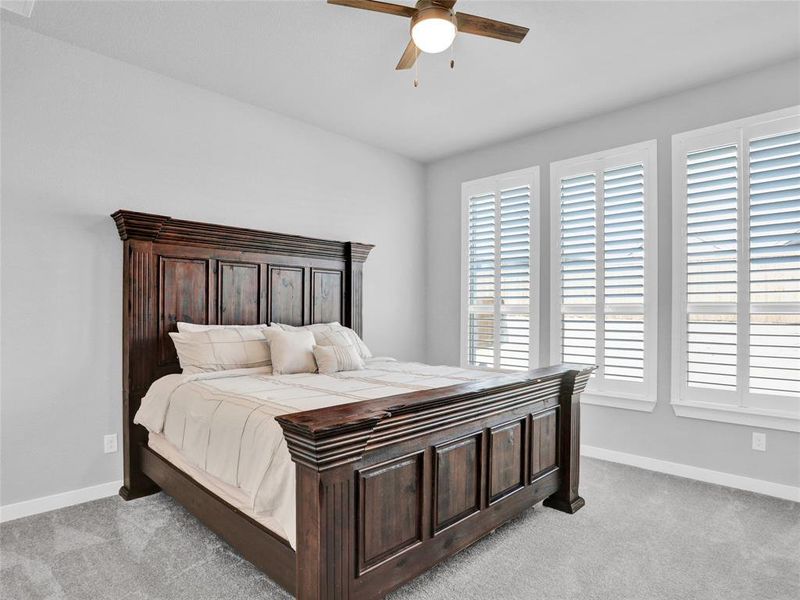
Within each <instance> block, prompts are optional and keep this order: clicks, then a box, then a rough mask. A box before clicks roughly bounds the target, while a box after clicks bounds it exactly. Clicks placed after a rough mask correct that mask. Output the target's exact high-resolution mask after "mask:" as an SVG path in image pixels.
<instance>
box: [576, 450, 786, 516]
mask: <svg viewBox="0 0 800 600" xmlns="http://www.w3.org/2000/svg"><path fill="white" fill-rule="evenodd" d="M581 455H582V456H588V457H589V458H599V459H600V460H607V461H608V462H615V463H621V464H623V465H630V466H632V467H639V468H640V469H646V470H648V471H658V472H659V473H666V474H668V475H675V476H677V477H685V478H686V479H696V480H697V481H704V482H706V483H715V484H717V485H724V486H726V487H732V488H736V489H739V490H746V491H748V492H756V493H757V494H764V495H765V496H774V497H775V498H782V499H783V500H792V501H794V502H800V487H793V486H791V485H784V484H782V483H773V482H771V481H764V480H763V479H753V478H752V477H744V476H742V475H733V474H731V473H723V472H722V471H712V470H711V469H703V468H701V467H693V466H692V465H684V464H681V463H674V462H669V461H666V460H659V459H657V458H649V457H647V456H639V455H637V454H628V453H627V452H618V451H616V450H607V449H605V448H598V447H596V446H584V445H581Z"/></svg>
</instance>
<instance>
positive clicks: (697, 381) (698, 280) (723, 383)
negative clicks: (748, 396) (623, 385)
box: [686, 145, 739, 390]
mask: <svg viewBox="0 0 800 600" xmlns="http://www.w3.org/2000/svg"><path fill="white" fill-rule="evenodd" d="M738 180H739V174H738V167H737V149H736V146H735V145H733V146H731V145H725V146H721V147H718V148H712V149H704V150H701V151H698V152H691V153H689V155H688V156H687V159H686V198H687V211H686V228H687V242H686V250H687V254H686V289H687V300H686V301H687V321H686V329H687V343H688V347H687V354H686V376H687V383H688V385H689V386H691V387H704V388H714V389H728V390H733V389H736V372H737V371H736V331H737V319H736V298H737V285H738V281H737V275H736V273H737V266H738V265H737V235H738V227H737V210H738V209H737V202H738V193H737V190H738Z"/></svg>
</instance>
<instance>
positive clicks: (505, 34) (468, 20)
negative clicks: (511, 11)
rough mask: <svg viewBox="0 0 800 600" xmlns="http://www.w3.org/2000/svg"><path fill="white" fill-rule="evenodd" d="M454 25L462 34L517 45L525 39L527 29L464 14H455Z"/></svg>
mask: <svg viewBox="0 0 800 600" xmlns="http://www.w3.org/2000/svg"><path fill="white" fill-rule="evenodd" d="M456 23H457V24H458V30H459V31H460V32H462V33H471V34H473V35H482V36H484V37H490V38H495V39H498V40H505V41H506V42H516V43H517V44H519V43H520V42H521V41H522V40H524V39H525V36H526V35H527V34H528V31H529V29H528V28H527V27H521V26H519V25H512V24H511V23H503V22H502V21H495V20H494V19H487V18H485V17H476V16H475V15H468V14H466V13H461V12H460V13H456Z"/></svg>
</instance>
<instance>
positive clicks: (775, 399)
mask: <svg viewBox="0 0 800 600" xmlns="http://www.w3.org/2000/svg"><path fill="white" fill-rule="evenodd" d="M672 165H673V196H674V199H673V228H674V232H675V235H674V239H675V246H674V250H673V252H674V259H673V266H672V269H673V271H672V272H673V328H674V335H673V344H674V347H673V365H672V368H673V383H672V387H673V399H672V403H673V407H674V408H675V412H676V413H677V414H678V415H681V416H690V417H698V418H705V419H712V420H720V421H728V422H735V423H745V424H753V425H757V426H762V427H774V428H778V429H789V430H792V431H800V410H799V409H800V110H798V108H794V109H790V110H787V111H779V112H778V113H771V114H769V115H761V116H759V117H753V118H750V119H744V120H742V121H737V122H734V123H727V124H724V125H719V126H715V127H710V128H707V129H702V130H699V131H692V132H689V133H683V134H679V135H676V136H674V138H673V161H672Z"/></svg>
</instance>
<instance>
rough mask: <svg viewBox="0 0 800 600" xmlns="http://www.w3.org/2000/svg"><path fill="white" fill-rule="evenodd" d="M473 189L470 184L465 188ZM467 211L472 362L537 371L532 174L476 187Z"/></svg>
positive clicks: (468, 342) (468, 347)
mask: <svg viewBox="0 0 800 600" xmlns="http://www.w3.org/2000/svg"><path fill="white" fill-rule="evenodd" d="M465 186H467V184H465ZM468 187H469V188H470V189H475V190H477V191H476V192H470V193H468V194H467V195H466V197H465V203H466V210H467V239H466V245H467V289H466V296H467V306H466V312H467V319H466V340H465V342H466V363H467V364H468V365H470V366H476V367H485V368H493V369H509V370H526V369H529V368H531V367H532V366H533V363H534V361H533V360H532V356H533V355H534V354H535V352H534V350H535V343H534V344H532V343H531V325H532V319H531V309H532V303H531V281H532V270H531V255H532V237H531V236H532V214H531V190H532V182H531V177H530V174H526V175H524V176H520V174H510V175H508V176H500V177H497V178H490V179H489V180H481V181H480V182H472V184H470V185H469V186H468Z"/></svg>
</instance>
